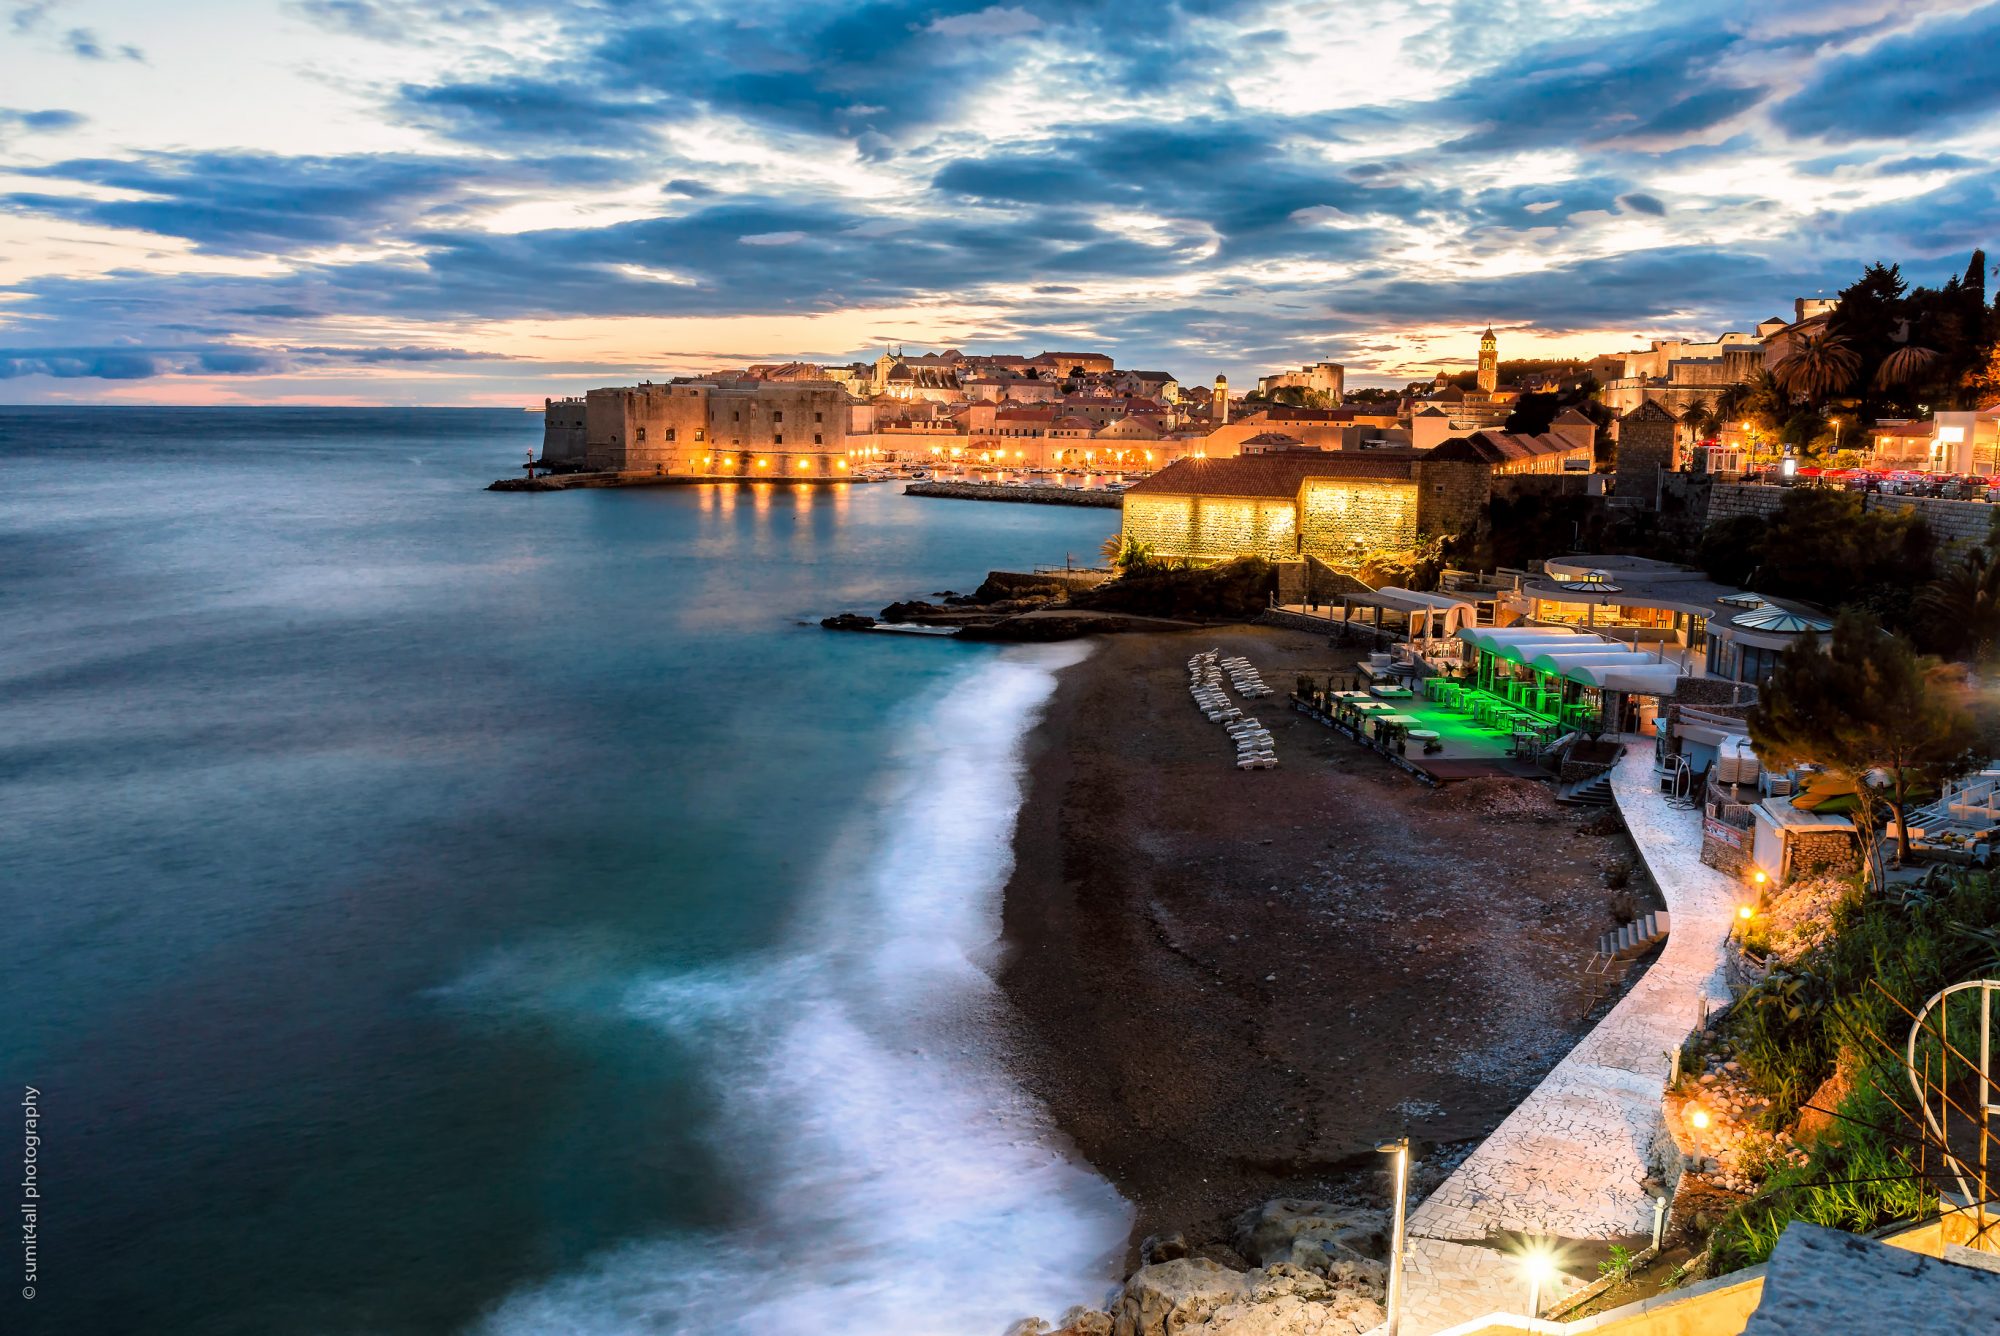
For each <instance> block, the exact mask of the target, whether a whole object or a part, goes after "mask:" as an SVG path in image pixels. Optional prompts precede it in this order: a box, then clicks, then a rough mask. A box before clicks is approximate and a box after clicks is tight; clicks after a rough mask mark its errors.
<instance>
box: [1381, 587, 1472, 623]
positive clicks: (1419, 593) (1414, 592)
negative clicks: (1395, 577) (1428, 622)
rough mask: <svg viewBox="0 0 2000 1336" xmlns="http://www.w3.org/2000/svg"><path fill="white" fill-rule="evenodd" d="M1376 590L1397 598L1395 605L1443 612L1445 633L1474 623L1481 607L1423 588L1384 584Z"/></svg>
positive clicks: (1411, 609) (1414, 609) (1442, 619)
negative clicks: (1404, 587)
mask: <svg viewBox="0 0 2000 1336" xmlns="http://www.w3.org/2000/svg"><path fill="white" fill-rule="evenodd" d="M1375 592H1376V593H1377V594H1380V595H1383V596H1385V597H1388V598H1391V599H1393V600H1395V605H1399V606H1402V607H1404V608H1407V609H1408V610H1409V611H1412V612H1416V611H1419V610H1424V609H1428V610H1429V611H1431V612H1434V613H1442V614H1443V616H1442V618H1440V619H1439V620H1441V621H1442V622H1443V623H1444V634H1445V635H1451V634H1452V633H1453V632H1455V631H1457V630H1459V629H1460V628H1462V627H1467V626H1470V625H1472V623H1473V621H1474V619H1475V618H1477V617H1478V615H1479V609H1478V608H1476V607H1475V606H1473V604H1472V603H1470V602H1469V601H1467V600H1465V599H1462V598H1453V597H1452V596H1451V595H1449V594H1433V593H1429V592H1427V591H1425V590H1421V589H1403V588H1400V587H1398V586H1396V585H1384V586H1382V588H1380V589H1378V590H1376V591H1375Z"/></svg>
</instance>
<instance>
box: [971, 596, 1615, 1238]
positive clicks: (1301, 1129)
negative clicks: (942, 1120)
mask: <svg viewBox="0 0 2000 1336" xmlns="http://www.w3.org/2000/svg"><path fill="white" fill-rule="evenodd" d="M1211 647H1220V648H1221V649H1222V650H1223V651H1224V653H1225V654H1228V653H1240V654H1243V655H1245V656H1247V657H1248V658H1249V659H1250V660H1251V662H1252V663H1253V664H1255V665H1256V667H1257V668H1258V669H1259V670H1260V671H1261V672H1262V674H1263V676H1264V678H1265V680H1266V681H1267V682H1268V683H1269V684H1270V685H1271V686H1272V687H1274V688H1276V689H1277V690H1278V692H1279V694H1278V695H1277V696H1273V697H1269V698H1266V699H1264V700H1262V701H1259V702H1257V703H1256V705H1255V708H1254V710H1246V713H1254V714H1255V715H1256V716H1257V717H1258V718H1260V719H1261V720H1262V721H1263V722H1264V723H1265V724H1266V725H1267V726H1269V727H1270V728H1271V729H1272V731H1273V733H1274V734H1275V735H1276V747H1277V754H1278V757H1279V760H1280V763H1281V764H1280V767H1279V768H1278V769H1276V770H1273V771H1253V772H1247V773H1246V772H1239V771H1237V770H1236V769H1235V767H1234V765H1233V764H1232V751H1231V746H1230V744H1229V742H1228V741H1227V739H1226V737H1225V736H1224V734H1223V732H1222V730H1221V729H1220V728H1219V727H1217V726H1216V725H1214V724H1212V723H1210V722H1209V721H1208V720H1207V719H1206V718H1204V717H1203V716H1202V715H1201V714H1200V713H1199V712H1198V711H1196V710H1195V708H1194V707H1193V705H1192V704H1191V703H1190V701H1189V699H1188V695H1187V669H1186V660H1187V658H1188V656H1189V655H1191V654H1193V653H1195V652H1196V651H1198V650H1202V649H1208V648H1211ZM1354 657H1355V656H1354V651H1352V650H1345V651H1336V650H1333V649H1330V648H1329V647H1328V646H1327V644H1326V641H1325V638H1324V637H1321V636H1316V635H1311V634H1307V633H1303V632H1295V631H1286V630H1280V629H1276V628H1264V627H1233V628H1229V629H1226V630H1208V631H1198V632H1181V633H1173V634H1145V635H1132V636H1122V637H1103V638H1100V639H1099V640H1098V641H1097V643H1096V648H1095V652H1094V653H1092V654H1091V655H1090V656H1089V657H1088V658H1087V659H1085V660H1084V661H1082V662H1081V663H1078V664H1076V665H1074V666H1072V667H1070V668H1067V669H1065V670H1064V671H1063V673H1062V674H1061V679H1060V685H1059V687H1058V690H1057V693H1056V696H1055V698H1054V700H1053V701H1052V703H1051V705H1050V707H1049V709H1048V712H1047V713H1046V715H1045V716H1044V717H1043V719H1042V720H1041V722H1040V724H1039V725H1038V726H1037V728H1036V730H1035V731H1034V733H1033V734H1032V736H1031V738H1030V740H1029V744H1028V752H1027V766H1028V773H1027V780H1026V786H1025V794H1024V802H1023V806H1022V810H1021V815H1020V819H1019V822H1018V825H1017V827H1016V831H1015V841H1014V848H1015V866H1014V870H1013V874H1012V877H1011V879H1010V882H1009V884H1008V887H1007V891H1006V901H1005V911H1004V913H1005V931H1006V938H1007V955H1006V960H1005V964H1004V967H1003V973H1002V985H1003V987H1004V988H1005V990H1006V992H1007V994H1008V997H1009V998H1010V1000H1011V1002H1012V1003H1013V1006H1014V1008H1015V1010H1016V1011H1017V1012H1018V1015H1019V1022H1018V1034H1017V1041H1018V1042H1017V1043H1016V1045H1015V1051H1014V1055H1013V1061H1014V1065H1015V1067H1016V1070H1017V1073H1018V1075H1019V1077H1020V1079H1021V1080H1022V1081H1023V1083H1024V1084H1025V1085H1026V1086H1027V1087H1028V1088H1029V1089H1030V1090H1031V1091H1032V1092H1033V1093H1035V1094H1036V1095H1038V1096H1039V1097H1040V1098H1042V1099H1043V1100H1044V1101H1045V1102H1046V1103H1047V1105H1048V1107H1049V1108H1050V1110H1051V1111H1052V1114H1053V1116H1054V1118H1055V1119H1056V1121H1057V1123H1058V1124H1059V1126H1060V1127H1061V1129H1062V1130H1063V1132H1064V1133H1065V1134H1066V1135H1067V1136H1068V1137H1069V1138H1070V1139H1071V1141H1072V1142H1073V1143H1074V1145H1075V1146H1076V1148H1077V1150H1078V1151H1079V1153H1080V1154H1082V1155H1083V1157H1084V1158H1086V1159H1087V1160H1088V1161H1089V1162H1090V1163H1091V1164H1092V1165H1093V1166H1095V1167H1096V1168H1097V1169H1098V1170H1099V1171H1100V1172H1101V1173H1103V1174H1104V1175H1105V1176H1107V1177H1108V1178H1110V1179H1111V1180H1112V1182H1113V1183H1115V1184H1116V1185H1117V1186H1118V1188H1119V1190H1120V1191H1121V1192H1123V1193H1124V1194H1125V1195H1126V1196H1127V1197H1128V1198H1129V1199H1130V1200H1131V1201H1132V1202H1133V1203H1134V1205H1135V1206H1136V1207H1137V1220H1136V1223H1135V1227H1134V1231H1133V1240H1134V1245H1135V1246H1136V1242H1137V1241H1138V1240H1139V1239H1141V1238H1143V1237H1145V1236H1146V1235H1148V1234H1156V1233H1160V1234H1163V1233H1169V1232H1183V1233H1185V1234H1186V1235H1187V1236H1188V1238H1189V1239H1190V1241H1191V1242H1193V1243H1194V1244H1196V1245H1197V1246H1199V1245H1200V1244H1202V1243H1203V1242H1204V1241H1215V1240H1222V1239H1226V1238H1227V1236H1228V1233H1229V1221H1230V1220H1231V1219H1233V1217H1234V1216H1235V1215H1237V1214H1238V1213H1239V1212H1241V1211H1243V1210H1244V1209H1246V1208H1248V1207H1251V1206H1254V1205H1256V1204H1258V1203H1259V1202H1262V1201H1264V1200H1266V1199H1268V1198H1270V1197H1274V1196H1285V1195H1318V1194H1323V1193H1327V1192H1341V1191H1343V1190H1345V1191H1357V1190H1358V1191H1362V1192H1367V1191H1372V1190H1373V1183H1372V1181H1370V1180H1368V1179H1367V1178H1366V1175H1368V1174H1371V1173H1372V1172H1373V1171H1374V1170H1375V1168H1376V1166H1377V1164H1378V1161H1379V1157H1378V1156H1377V1155H1376V1154H1375V1152H1374V1149H1373V1148H1374V1146H1375V1145H1376V1144H1377V1143H1378V1141H1380V1140H1381V1139H1382V1138H1384V1137H1387V1136H1392V1135H1395V1134H1398V1133H1400V1132H1402V1131H1404V1130H1405V1129H1407V1130H1408V1131H1409V1132H1410V1133H1411V1135H1412V1136H1413V1137H1414V1138H1416V1139H1417V1141H1418V1143H1419V1144H1418V1158H1419V1160H1420V1161H1421V1160H1422V1159H1423V1158H1424V1157H1425V1156H1426V1155H1427V1154H1429V1155H1430V1158H1431V1160H1432V1162H1433V1165H1434V1166H1435V1164H1436V1163H1437V1161H1438V1160H1439V1159H1440V1158H1443V1157H1441V1156H1439V1155H1436V1154H1432V1153H1431V1152H1432V1150H1433V1148H1444V1147H1450V1146H1452V1145H1453V1144H1454V1143H1467V1142H1469V1141H1472V1140H1476V1139H1477V1138H1478V1137H1480V1136H1482V1135H1483V1134H1484V1133H1486V1132H1487V1131H1489V1130H1491V1128H1492V1127H1493V1126H1494V1125H1495V1124H1497V1123H1498V1122H1499V1120H1500V1119H1501V1117H1503V1116H1504V1115H1505V1114H1506V1112H1507V1111H1508V1110H1509V1109H1510V1108H1512V1107H1513V1105H1514V1104H1515V1103H1517V1102H1518V1101H1519V1100H1520V1099H1521V1098H1522V1096H1524V1095H1525V1094H1526V1093H1527V1092H1528V1091H1529V1090H1530V1089H1531V1088H1532V1087H1533V1086H1534V1084H1535V1083H1536V1081H1537V1080H1538V1079H1539V1078H1540V1077H1541V1075H1542V1074H1543V1073H1544V1072H1546V1071H1547V1070H1548V1069H1549V1068H1550V1067H1551V1066H1553V1065H1554V1063H1555V1062H1556V1061H1557V1059H1559V1058H1560V1057H1561V1055H1562V1054H1563V1053H1564V1052H1565V1051H1566V1050H1567V1049H1568V1048H1569V1046H1570V1045H1571V1044H1572V1043H1573V1042H1574V1041H1575V1039H1576V1038H1577V1036H1579V1035H1580V1034H1581V1033H1583V1031H1584V1030H1585V1029H1587V1028H1588V1023H1589V1019H1590V1018H1589V1016H1587V1015H1586V1007H1587V1001H1588V997H1587V992H1586V989H1585V986H1584V983H1583V979H1582V970H1583V966H1584V965H1585V963H1586V962H1587V961H1588V960H1589V958H1590V954H1591V951H1592V948H1593V946H1594V943H1595V942H1596V939H1597V937H1598V935H1599V934H1600V933H1602V932H1604V931H1606V930H1608V929H1610V928H1611V927H1612V926H1614V924H1615V919H1614V917H1613V913H1612V906H1613V901H1614V898H1615V896H1616V892H1614V891H1613V890H1612V889H1610V888H1609V887H1607V885H1606V877H1605V870H1606V869H1607V868H1608V867H1610V866H1611V865H1612V864H1614V862H1616V861H1618V860H1621V859H1626V858H1629V857H1630V854H1631V846H1630V843H1629V841H1628V840H1627V839H1626V837H1625V836H1624V834H1623V832H1622V831H1621V830H1620V829H1619V827H1618V825H1617V822H1616V820H1615V818H1611V817H1609V816H1608V815H1607V814H1606V813H1605V812H1604V811H1603V810H1601V809H1589V808H1569V807H1564V806H1562V805H1559V804H1557V803H1556V802H1555V801H1554V800H1553V798H1552V797H1551V796H1550V793H1549V790H1548V788H1547V786H1545V785H1542V784H1539V783H1536V782H1535V781H1531V780H1515V779H1482V780H1472V781H1466V782H1462V783H1458V784H1450V785H1445V786H1443V787H1441V788H1437V789H1431V788H1427V787H1425V786H1423V785H1422V784H1420V783H1418V782H1417V781H1416V780H1414V779H1413V778H1411V777H1410V776H1409V775H1407V774H1405V773H1403V772H1402V771H1400V770H1398V769H1396V768H1394V767H1392V766H1391V765H1389V764H1388V762H1387V761H1385V760H1384V759H1383V758H1382V757H1380V756H1377V755H1375V754H1373V753H1371V752H1367V751H1365V750H1363V749H1362V748H1360V747H1358V746H1356V745H1355V744H1354V743H1353V742H1351V741H1349V740H1348V739H1346V738H1344V737H1341V736H1340V735H1338V734H1336V733H1334V732H1332V731H1331V730H1329V729H1326V728H1323V727H1321V726H1320V725H1318V724H1316V723H1313V722H1311V721H1310V720H1308V719H1306V718H1304V717H1303V716H1300V715H1297V714H1295V713H1293V712H1292V711H1291V710H1290V708H1289V706H1288V705H1287V704H1286V703H1285V693H1286V692H1287V691H1289V689H1290V688H1291V686H1292V684H1293V681H1294V679H1295V677H1296V676H1297V674H1298V673H1300V672H1314V673H1319V674H1322V675H1323V674H1325V673H1326V672H1329V671H1339V670H1342V669H1347V670H1351V668H1352V660H1353V658H1354ZM1632 888H1633V889H1634V890H1635V891H1637V892H1638V895H1639V899H1640V902H1641V903H1642V904H1643V903H1644V902H1645V899H1646V897H1647V896H1648V895H1649V894H1650V888H1647V887H1645V886H1644V884H1643V873H1640V874H1635V875H1634V877H1633V881H1632ZM1422 1177H1423V1176H1422V1175H1421V1173H1420V1175H1419V1179H1420V1182H1421V1180H1422Z"/></svg>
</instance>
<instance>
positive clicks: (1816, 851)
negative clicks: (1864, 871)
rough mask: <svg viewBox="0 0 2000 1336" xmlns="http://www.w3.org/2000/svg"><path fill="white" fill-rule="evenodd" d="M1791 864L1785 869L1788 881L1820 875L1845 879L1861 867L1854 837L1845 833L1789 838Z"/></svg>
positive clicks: (1807, 833)
mask: <svg viewBox="0 0 2000 1336" xmlns="http://www.w3.org/2000/svg"><path fill="white" fill-rule="evenodd" d="M1791 846H1792V861H1791V866H1790V867H1789V868H1788V869H1786V871H1787V873H1788V875H1789V877H1790V879H1791V880H1793V881H1796V880H1798V879H1799V878H1801V877H1810V876H1813V875H1815V874H1817V873H1821V872H1830V873H1832V874H1834V875H1835V876H1846V875H1847V874H1848V873H1851V872H1854V871H1856V870H1858V869H1859V868H1860V866H1861V861H1860V855H1859V853H1858V852H1857V850H1856V849H1855V847H1854V836H1853V835H1851V834H1849V833H1848V832H1847V831H1844V830H1842V831H1833V830H1829V831H1823V832H1821V831H1800V832H1797V833H1795V834H1794V835H1793V836H1792V838H1791Z"/></svg>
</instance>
